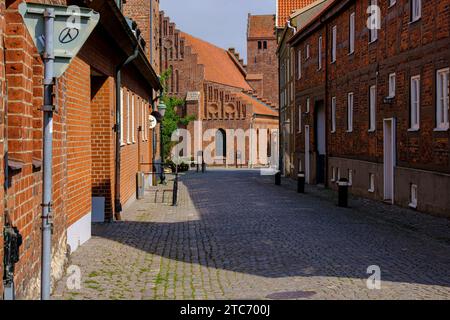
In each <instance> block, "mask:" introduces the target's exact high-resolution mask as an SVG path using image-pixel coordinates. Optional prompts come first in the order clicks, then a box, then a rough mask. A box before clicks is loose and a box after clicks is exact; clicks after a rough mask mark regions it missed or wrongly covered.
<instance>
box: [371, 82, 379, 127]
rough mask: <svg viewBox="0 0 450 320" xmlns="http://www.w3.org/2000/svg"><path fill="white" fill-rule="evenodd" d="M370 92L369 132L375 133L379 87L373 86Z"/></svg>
mask: <svg viewBox="0 0 450 320" xmlns="http://www.w3.org/2000/svg"><path fill="white" fill-rule="evenodd" d="M369 91H370V92H369V131H370V132H373V131H375V130H376V114H377V86H371V87H370V90H369Z"/></svg>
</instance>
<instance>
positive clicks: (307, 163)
mask: <svg viewBox="0 0 450 320" xmlns="http://www.w3.org/2000/svg"><path fill="white" fill-rule="evenodd" d="M310 169H311V166H310V157H309V126H305V181H306V183H310V182H309V177H310Z"/></svg>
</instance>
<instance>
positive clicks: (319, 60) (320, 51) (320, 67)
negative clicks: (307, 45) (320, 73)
mask: <svg viewBox="0 0 450 320" xmlns="http://www.w3.org/2000/svg"><path fill="white" fill-rule="evenodd" d="M318 46H319V48H318V52H319V54H318V55H317V59H318V62H317V63H318V66H317V67H318V69H319V70H322V37H319V44H318Z"/></svg>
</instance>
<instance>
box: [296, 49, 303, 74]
mask: <svg viewBox="0 0 450 320" xmlns="http://www.w3.org/2000/svg"><path fill="white" fill-rule="evenodd" d="M301 78H302V50H298V52H297V79H301Z"/></svg>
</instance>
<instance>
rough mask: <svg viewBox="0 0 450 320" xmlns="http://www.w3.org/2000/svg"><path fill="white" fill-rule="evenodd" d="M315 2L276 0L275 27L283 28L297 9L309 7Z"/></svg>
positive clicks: (311, 0) (310, 0) (308, 0)
mask: <svg viewBox="0 0 450 320" xmlns="http://www.w3.org/2000/svg"><path fill="white" fill-rule="evenodd" d="M314 1H315V0H278V21H277V27H284V25H285V24H286V22H287V20H288V19H289V16H290V15H291V14H292V13H293V12H294V11H295V10H298V9H301V8H303V7H306V6H307V5H310V4H311V3H313V2H314Z"/></svg>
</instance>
